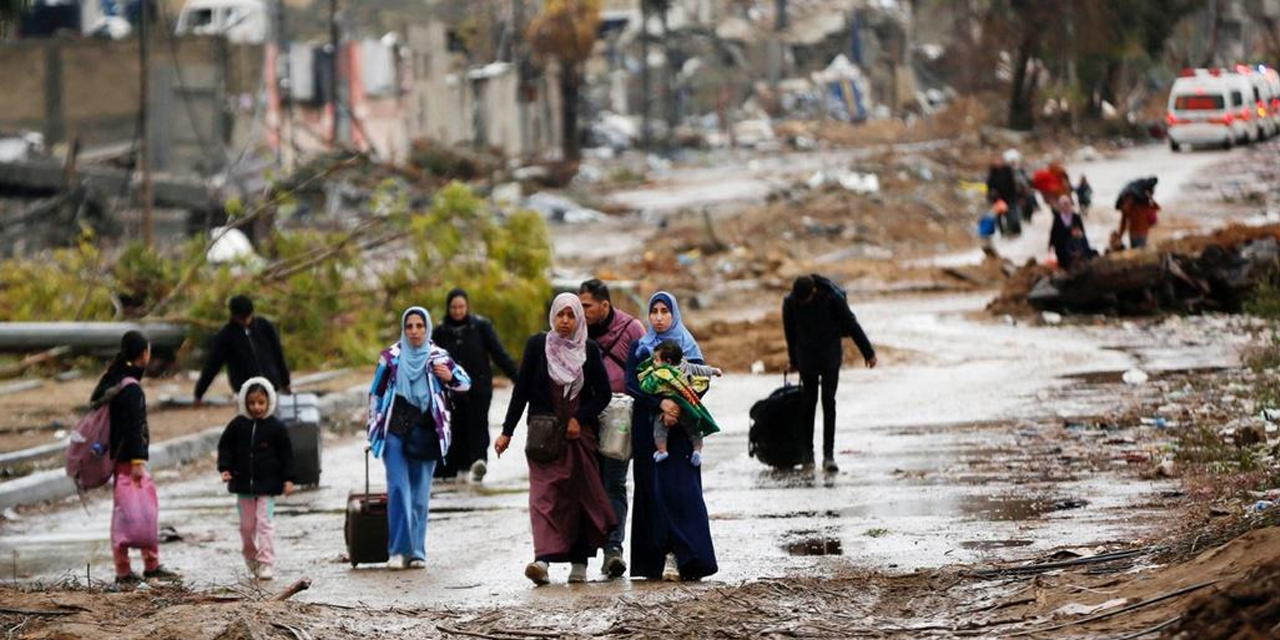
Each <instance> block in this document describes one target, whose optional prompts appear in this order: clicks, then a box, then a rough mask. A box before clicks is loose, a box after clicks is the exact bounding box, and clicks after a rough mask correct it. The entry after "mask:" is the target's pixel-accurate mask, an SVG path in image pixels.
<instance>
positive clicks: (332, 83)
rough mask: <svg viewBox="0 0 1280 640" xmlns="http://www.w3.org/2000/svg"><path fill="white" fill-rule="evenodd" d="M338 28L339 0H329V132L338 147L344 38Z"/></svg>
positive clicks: (331, 142)
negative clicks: (340, 64) (331, 126)
mask: <svg viewBox="0 0 1280 640" xmlns="http://www.w3.org/2000/svg"><path fill="white" fill-rule="evenodd" d="M341 35H342V34H341V33H340V31H339V29H338V0H329V49H330V50H331V51H332V52H333V53H332V55H331V56H330V57H329V90H330V91H332V92H333V94H332V96H331V98H330V103H331V104H330V106H331V107H332V108H333V122H332V125H333V128H332V131H330V133H329V138H330V146H332V147H337V146H338V143H339V141H340V140H341V138H340V137H339V136H340V134H341V132H342V125H341V124H340V121H341V120H342V91H341V90H340V89H339V87H338V77H339V75H338V73H339V63H338V59H339V57H340V56H341V55H342V50H341V47H342V41H341V40H342V38H341Z"/></svg>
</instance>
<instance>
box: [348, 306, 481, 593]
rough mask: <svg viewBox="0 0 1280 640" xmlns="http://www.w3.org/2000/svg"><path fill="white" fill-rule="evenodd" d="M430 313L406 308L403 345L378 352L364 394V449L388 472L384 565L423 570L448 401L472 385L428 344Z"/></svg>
mask: <svg viewBox="0 0 1280 640" xmlns="http://www.w3.org/2000/svg"><path fill="white" fill-rule="evenodd" d="M430 335H431V314H430V313H427V310H426V309H423V308H422V307H409V308H408V309H406V310H405V311H404V314H402V315H401V316H400V340H399V341H398V342H396V343H395V344H393V345H391V346H390V347H388V348H387V349H385V350H383V352H382V354H381V355H380V356H379V357H378V370H377V371H376V372H375V373H374V374H373V384H372V385H371V386H370V388H369V422H368V425H367V426H368V436H369V450H370V451H371V452H372V453H373V455H374V457H380V458H382V462H383V466H385V467H386V471H387V531H388V539H387V554H388V556H389V558H388V560H387V566H388V567H390V568H391V569H404V568H406V567H407V568H411V569H421V568H423V567H426V566H427V517H428V514H429V511H430V507H431V478H432V475H433V473H434V471H435V467H436V464H438V463H439V462H440V460H441V459H442V458H444V457H445V456H446V455H448V454H449V444H450V442H449V438H450V433H451V431H450V429H449V401H448V399H447V396H446V394H445V390H446V389H447V390H449V391H451V392H453V393H462V392H464V391H466V390H467V389H468V388H469V387H470V386H471V378H470V377H468V375H467V372H466V371H465V370H463V368H462V367H460V366H458V365H457V364H456V363H455V362H454V361H453V358H451V357H449V352H448V351H445V350H444V349H442V348H440V347H439V346H436V345H433V344H431V340H430V338H429V337H428V336H430Z"/></svg>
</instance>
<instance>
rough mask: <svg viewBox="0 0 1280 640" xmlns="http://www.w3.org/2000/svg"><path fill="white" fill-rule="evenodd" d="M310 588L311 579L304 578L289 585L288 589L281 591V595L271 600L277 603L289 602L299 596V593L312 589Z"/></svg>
mask: <svg viewBox="0 0 1280 640" xmlns="http://www.w3.org/2000/svg"><path fill="white" fill-rule="evenodd" d="M310 588H311V578H303V579H301V580H299V581H297V582H295V583H293V584H291V585H289V588H288V589H285V590H284V591H281V592H280V593H278V594H276V595H275V596H273V597H272V598H271V599H272V600H273V601H275V602H284V601H285V600H288V599H289V598H292V597H294V596H296V595H298V594H299V593H302V592H303V591H306V590H307V589H310Z"/></svg>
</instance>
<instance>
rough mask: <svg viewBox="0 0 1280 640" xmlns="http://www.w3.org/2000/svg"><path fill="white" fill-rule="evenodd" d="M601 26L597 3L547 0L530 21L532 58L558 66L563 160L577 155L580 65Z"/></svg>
mask: <svg viewBox="0 0 1280 640" xmlns="http://www.w3.org/2000/svg"><path fill="white" fill-rule="evenodd" d="M599 26H600V0H547V2H545V3H544V4H543V5H542V10H541V11H540V12H539V13H538V15H537V16H535V17H534V18H533V20H531V21H530V22H529V29H528V38H529V42H530V44H531V45H532V46H533V52H534V55H535V56H537V57H538V58H541V59H542V60H544V61H545V60H549V59H554V60H556V61H558V62H559V63H560V98H561V103H562V104H561V107H560V108H561V112H560V122H561V125H562V129H563V138H564V140H563V143H562V149H563V152H564V157H565V159H566V160H577V159H578V156H579V137H580V136H579V131H578V107H579V102H580V100H581V89H582V75H583V65H584V64H585V63H586V61H587V58H589V57H590V56H591V50H592V47H594V46H595V42H596V32H597V29H598V27H599Z"/></svg>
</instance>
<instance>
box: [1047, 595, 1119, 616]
mask: <svg viewBox="0 0 1280 640" xmlns="http://www.w3.org/2000/svg"><path fill="white" fill-rule="evenodd" d="M1128 603H1129V601H1128V600H1126V599H1124V598H1115V599H1112V600H1108V601H1106V602H1101V603H1098V604H1082V603H1079V602H1072V603H1071V604H1065V605H1063V606H1061V607H1059V608H1057V609H1055V610H1054V612H1053V615H1054V617H1075V616H1087V615H1093V614H1095V613H1098V612H1099V611H1105V610H1107V609H1111V608H1114V607H1118V606H1121V605H1124V604H1128Z"/></svg>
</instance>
